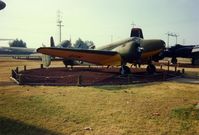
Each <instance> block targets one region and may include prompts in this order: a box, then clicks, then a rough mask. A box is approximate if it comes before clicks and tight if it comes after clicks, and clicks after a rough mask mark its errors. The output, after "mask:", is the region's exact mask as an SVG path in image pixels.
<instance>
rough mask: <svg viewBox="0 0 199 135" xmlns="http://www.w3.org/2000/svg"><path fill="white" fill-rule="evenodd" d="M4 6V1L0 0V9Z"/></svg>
mask: <svg viewBox="0 0 199 135" xmlns="http://www.w3.org/2000/svg"><path fill="white" fill-rule="evenodd" d="M5 7H6V3H5V2H3V1H1V0H0V10H2V9H4V8H5Z"/></svg>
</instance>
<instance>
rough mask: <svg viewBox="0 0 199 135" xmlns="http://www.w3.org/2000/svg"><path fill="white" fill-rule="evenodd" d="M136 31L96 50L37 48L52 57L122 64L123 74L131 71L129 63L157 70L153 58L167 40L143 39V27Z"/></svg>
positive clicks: (151, 70)
mask: <svg viewBox="0 0 199 135" xmlns="http://www.w3.org/2000/svg"><path fill="white" fill-rule="evenodd" d="M134 30H135V28H133V29H132V31H134ZM135 32H138V34H132V33H131V36H133V37H130V38H127V39H125V40H122V41H119V42H115V43H111V44H108V45H105V46H103V47H100V48H97V49H96V50H84V49H71V48H70V49H68V48H53V47H41V48H38V49H37V52H39V53H42V54H45V55H50V56H52V57H61V58H63V59H71V60H78V61H84V62H88V63H92V64H96V65H106V66H121V68H120V73H121V74H129V73H130V68H129V67H128V66H126V64H127V63H132V64H135V65H137V64H138V65H140V64H142V63H147V64H148V66H147V72H149V73H153V72H155V70H156V68H155V66H154V65H153V64H152V61H153V60H154V59H153V58H156V56H157V57H158V56H159V54H160V53H161V52H162V51H164V49H165V42H164V41H163V40H158V39H152V40H145V39H143V36H141V35H142V34H141V33H142V30H141V29H136V30H135ZM136 35H137V36H136ZM47 60H50V59H47Z"/></svg>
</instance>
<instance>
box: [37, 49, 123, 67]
mask: <svg viewBox="0 0 199 135" xmlns="http://www.w3.org/2000/svg"><path fill="white" fill-rule="evenodd" d="M37 52H39V53H42V54H46V55H50V56H54V57H61V58H65V59H72V60H79V61H85V62H89V63H93V64H97V65H121V61H122V58H121V56H120V54H119V53H118V52H115V51H102V50H82V49H68V48H51V47H41V48H38V49H37Z"/></svg>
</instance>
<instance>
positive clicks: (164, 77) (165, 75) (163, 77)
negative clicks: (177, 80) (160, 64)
mask: <svg viewBox="0 0 199 135" xmlns="http://www.w3.org/2000/svg"><path fill="white" fill-rule="evenodd" d="M166 77H167V73H166V72H163V76H162V79H163V81H165V80H166Z"/></svg>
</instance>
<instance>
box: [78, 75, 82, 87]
mask: <svg viewBox="0 0 199 135" xmlns="http://www.w3.org/2000/svg"><path fill="white" fill-rule="evenodd" d="M81 84H82V76H81V75H79V76H78V78H77V86H81Z"/></svg>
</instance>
